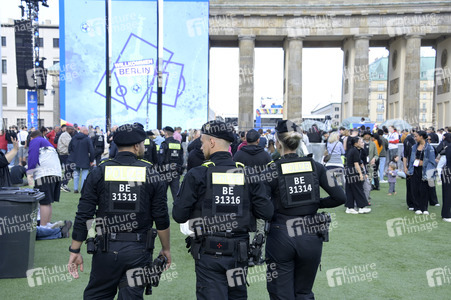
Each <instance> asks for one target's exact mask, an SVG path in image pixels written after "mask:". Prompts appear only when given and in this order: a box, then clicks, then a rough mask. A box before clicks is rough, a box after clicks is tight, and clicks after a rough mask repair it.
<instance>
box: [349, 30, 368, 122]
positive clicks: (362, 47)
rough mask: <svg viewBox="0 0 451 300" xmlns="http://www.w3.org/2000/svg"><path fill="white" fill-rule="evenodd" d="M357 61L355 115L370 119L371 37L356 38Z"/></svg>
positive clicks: (355, 70) (355, 72)
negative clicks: (369, 54) (369, 55)
mask: <svg viewBox="0 0 451 300" xmlns="http://www.w3.org/2000/svg"><path fill="white" fill-rule="evenodd" d="M354 40H355V59H354V74H355V75H357V76H354V99H353V100H354V101H353V102H354V103H353V111H354V115H355V116H358V117H368V116H369V113H370V110H369V103H368V101H369V92H368V90H369V57H368V53H369V50H370V36H368V35H361V36H355V37H354Z"/></svg>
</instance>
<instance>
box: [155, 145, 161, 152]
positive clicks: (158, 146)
mask: <svg viewBox="0 0 451 300" xmlns="http://www.w3.org/2000/svg"><path fill="white" fill-rule="evenodd" d="M155 146H156V147H157V152H158V151H160V145H158V144H156V145H155Z"/></svg>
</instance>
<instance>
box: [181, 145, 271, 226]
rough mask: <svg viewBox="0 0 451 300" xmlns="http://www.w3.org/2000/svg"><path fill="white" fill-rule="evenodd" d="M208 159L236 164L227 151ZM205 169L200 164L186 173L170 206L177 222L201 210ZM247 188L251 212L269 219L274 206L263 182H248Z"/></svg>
mask: <svg viewBox="0 0 451 300" xmlns="http://www.w3.org/2000/svg"><path fill="white" fill-rule="evenodd" d="M210 161H212V162H214V163H215V165H216V166H234V167H235V166H236V164H235V162H234V161H233V160H232V157H231V155H230V153H229V152H222V151H221V152H216V153H214V154H212V155H211V157H210ZM207 170H208V168H207V167H204V166H200V167H196V168H193V169H191V170H190V171H189V172H188V173H186V175H185V178H184V180H183V182H182V185H181V186H180V190H179V192H178V194H177V197H176V199H175V201H174V205H173V208H172V217H173V218H174V220H175V221H176V222H177V223H185V222H186V221H188V220H189V219H191V218H193V217H195V216H194V215H193V213H194V211H195V210H197V211H199V210H201V208H202V202H203V200H204V199H205V192H206V190H207V186H206V181H207ZM249 190H250V194H251V197H252V198H251V203H252V214H253V215H254V216H255V217H256V218H260V219H264V220H270V219H271V217H272V215H273V212H274V207H273V205H272V203H271V201H270V199H269V198H268V196H267V193H266V189H265V186H264V184H263V182H255V183H250V184H249Z"/></svg>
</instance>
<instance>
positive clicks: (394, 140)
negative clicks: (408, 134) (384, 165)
mask: <svg viewBox="0 0 451 300" xmlns="http://www.w3.org/2000/svg"><path fill="white" fill-rule="evenodd" d="M387 140H388V161H389V162H390V161H392V160H393V158H394V157H395V156H396V155H398V144H399V134H398V132H397V131H396V128H394V127H393V126H389V127H388V139H387Z"/></svg>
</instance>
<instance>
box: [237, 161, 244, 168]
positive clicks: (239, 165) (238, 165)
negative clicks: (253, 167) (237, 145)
mask: <svg viewBox="0 0 451 300" xmlns="http://www.w3.org/2000/svg"><path fill="white" fill-rule="evenodd" d="M235 166H236V167H237V168H245V167H246V166H245V165H244V164H243V163H240V162H238V161H237V162H235Z"/></svg>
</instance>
